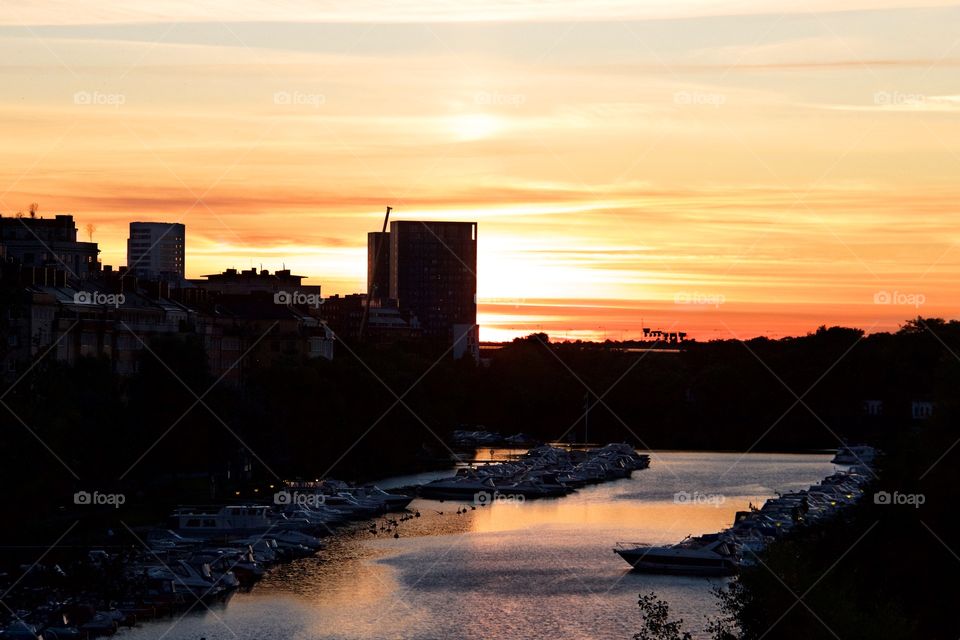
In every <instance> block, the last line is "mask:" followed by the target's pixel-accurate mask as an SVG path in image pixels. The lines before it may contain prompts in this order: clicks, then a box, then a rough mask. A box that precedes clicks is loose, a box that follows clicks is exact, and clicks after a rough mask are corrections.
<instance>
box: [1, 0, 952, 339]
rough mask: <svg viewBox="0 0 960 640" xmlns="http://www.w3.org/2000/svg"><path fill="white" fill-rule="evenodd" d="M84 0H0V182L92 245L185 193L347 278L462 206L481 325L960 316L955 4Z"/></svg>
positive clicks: (206, 215)
mask: <svg viewBox="0 0 960 640" xmlns="http://www.w3.org/2000/svg"><path fill="white" fill-rule="evenodd" d="M83 4H84V6H83V8H82V10H81V9H80V8H79V5H75V4H74V3H67V2H60V1H51V0H47V1H43V0H31V1H29V2H27V1H26V0H15V1H12V2H11V1H8V2H5V3H4V4H3V8H2V9H0V140H2V141H3V153H2V155H0V212H2V213H4V214H5V215H6V214H12V213H15V212H16V211H17V209H26V208H27V207H28V205H29V203H31V202H39V203H40V210H41V211H40V212H41V214H45V215H53V214H54V213H61V212H66V213H73V214H74V215H75V217H76V218H77V221H78V226H79V227H80V228H81V230H83V229H84V228H85V226H86V225H87V224H93V225H94V226H95V227H96V230H95V232H94V240H95V241H97V242H99V243H100V245H101V249H102V252H103V260H104V263H105V264H113V265H120V264H123V263H124V262H125V256H124V252H125V239H126V234H127V223H128V222H129V221H131V220H167V221H175V220H179V221H182V222H184V223H185V224H186V225H187V234H188V243H187V246H188V249H187V268H188V275H191V276H197V275H200V274H204V273H212V272H217V271H220V270H222V269H223V268H226V267H238V268H245V267H249V266H251V265H255V266H259V265H263V267H265V268H270V269H275V268H279V267H280V266H281V265H286V266H287V267H289V268H292V269H293V270H294V271H295V272H297V273H302V274H305V275H308V276H310V281H311V282H313V283H319V284H322V285H323V287H324V292H325V293H327V294H333V293H350V292H354V291H359V290H361V289H362V287H363V282H364V278H365V276H364V269H365V259H364V255H365V234H366V232H367V231H370V230H375V229H379V226H380V223H381V219H382V215H383V214H382V212H383V207H384V206H386V205H388V204H389V205H392V206H394V207H395V213H394V215H395V216H396V219H404V218H407V219H414V218H435V219H436V218H442V219H460V220H477V221H478V222H479V224H480V227H479V242H480V259H479V296H480V301H481V317H480V323H481V326H482V330H481V331H482V334H481V335H482V337H483V338H484V339H502V338H509V337H511V336H513V335H517V334H522V333H525V332H528V331H531V330H537V329H542V330H546V331H548V332H549V333H551V334H552V335H555V336H558V337H559V336H564V337H570V338H576V337H584V338H597V337H599V338H603V337H604V336H606V337H611V338H621V337H630V336H631V335H635V334H636V332H637V330H638V329H639V327H640V326H642V325H646V326H653V327H655V328H656V327H659V328H664V329H666V328H668V327H672V328H673V329H675V330H686V331H689V332H690V333H692V334H694V335H696V336H697V337H702V338H710V337H730V336H731V335H737V336H739V337H746V336H751V335H758V334H764V335H773V336H776V335H785V334H797V333H804V332H806V331H809V330H812V329H814V328H815V327H816V326H818V325H820V324H824V323H826V324H833V323H843V324H852V325H858V326H861V327H864V328H869V327H874V329H875V330H880V329H892V328H895V327H896V326H897V324H898V323H899V322H902V321H903V320H904V319H906V318H908V317H911V316H915V315H917V314H918V313H922V314H925V315H941V316H947V317H956V316H957V312H958V305H957V300H958V296H957V294H958V287H957V284H956V283H957V282H958V280H960V279H958V276H960V252H958V251H956V250H955V245H956V243H957V240H958V236H960V233H958V226H957V224H956V220H957V216H958V214H960V206H958V205H960V185H958V181H957V176H958V175H960V118H958V116H960V85H958V78H960V74H958V66H960V40H958V34H957V32H956V28H955V26H956V24H958V22H960V21H958V19H960V9H958V8H957V7H935V6H927V7H920V6H917V7H911V6H910V4H909V3H906V2H896V1H893V0H855V1H854V2H852V3H845V6H846V7H847V8H848V9H856V10H855V11H846V12H833V11H832V8H831V3H826V2H821V1H820V0H814V1H812V2H809V3H805V5H804V8H803V9H802V10H801V9H796V8H795V6H794V4H792V3H791V4H787V3H784V2H782V1H781V0H770V1H768V2H763V3H760V2H738V3H723V2H715V1H713V0H678V1H677V2H674V3H663V2H654V1H653V0H639V1H636V2H627V1H625V0H623V1H621V0H596V1H595V2H586V1H585V0H570V1H568V2H563V1H559V2H552V3H547V4H544V3H539V4H523V3H512V2H479V0H466V1H463V2H457V3H453V2H432V3H424V2H408V1H398V2H390V3H387V2H380V1H378V0H358V2H355V3H350V4H349V6H344V7H334V6H333V5H330V6H329V7H327V8H325V9H324V8H318V5H317V4H316V3H305V2H299V1H294V0H281V1H279V2H271V3H266V2H260V1H258V0H253V1H250V2H246V3H243V8H242V9H237V8H236V7H235V6H234V4H228V3H225V2H224V3H218V2H212V3H203V6H202V7H200V6H197V3H187V2H183V1H179V0H171V1H167V2H156V3H150V4H147V3H137V5H136V6H134V7H130V6H123V7H119V6H118V5H116V3H108V2H102V1H101V0H91V2H88V3H83ZM925 4H937V3H925ZM145 7H149V8H145ZM814 11H818V12H817V13H814ZM84 235H85V232H84ZM875 300H876V302H875Z"/></svg>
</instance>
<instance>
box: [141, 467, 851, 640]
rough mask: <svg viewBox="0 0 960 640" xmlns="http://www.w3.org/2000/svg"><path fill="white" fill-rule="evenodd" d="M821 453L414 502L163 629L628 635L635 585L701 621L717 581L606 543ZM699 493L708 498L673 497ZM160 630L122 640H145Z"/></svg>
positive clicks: (800, 470) (767, 480)
mask: <svg viewBox="0 0 960 640" xmlns="http://www.w3.org/2000/svg"><path fill="white" fill-rule="evenodd" d="M488 451H489V450H488ZM498 455H501V454H500V452H498V451H496V450H495V451H494V453H493V454H491V458H494V459H496V457H497V456H498ZM829 459H830V457H829V456H828V455H812V456H802V455H784V454H751V455H748V456H744V457H743V458H742V459H740V455H739V454H725V453H690V452H665V453H659V454H658V456H657V458H656V459H655V461H654V463H653V466H651V468H650V469H648V470H645V471H640V472H636V473H634V477H633V478H631V479H627V480H619V481H616V482H612V483H608V484H604V485H595V486H591V487H586V488H584V489H581V490H580V491H578V492H577V493H574V494H572V495H570V496H567V497H565V498H558V499H545V500H536V501H527V502H525V503H522V504H518V503H496V504H493V505H491V506H487V507H477V508H476V509H471V508H469V506H467V505H465V504H464V503H458V502H452V501H446V502H439V501H433V500H415V501H414V502H413V503H412V504H411V508H412V509H418V510H419V511H420V512H421V514H422V517H420V518H415V519H410V520H407V521H405V522H403V523H401V524H400V526H399V534H400V537H399V538H396V539H395V538H393V534H392V533H389V534H386V533H378V534H377V535H373V534H371V533H370V531H369V528H368V527H367V526H366V525H358V526H357V527H355V528H353V529H351V530H349V531H347V532H344V533H342V534H340V535H338V536H336V537H335V538H332V539H330V540H329V547H328V549H327V550H326V551H324V552H322V553H321V554H320V555H319V556H317V557H315V558H309V559H305V560H301V561H298V562H294V563H292V564H290V565H286V566H282V567H278V568H277V569H275V570H274V571H273V572H272V573H271V574H270V575H269V576H268V577H267V578H266V579H265V580H264V581H263V582H262V583H261V584H260V585H258V586H257V587H256V588H255V589H254V590H253V592H252V593H250V594H238V595H237V596H236V597H235V598H234V599H233V601H232V602H231V603H230V605H229V606H228V607H226V608H225V609H222V610H219V611H217V612H216V615H215V616H214V615H212V614H206V615H197V616H188V617H186V618H185V619H183V620H182V621H180V622H179V623H178V624H177V628H176V630H175V631H173V632H170V633H168V634H167V635H166V636H165V637H167V638H200V637H206V638H207V640H215V639H220V638H223V639H224V640H226V639H230V640H235V639H236V638H242V639H247V638H250V639H254V638H256V639H258V640H280V639H281V638H282V639H284V640H287V639H289V638H303V639H304V640H306V639H311V640H333V639H344V640H345V639H360V638H386V637H389V638H403V639H407V640H427V639H434V638H468V637H470V638H476V637H482V638H490V639H493V640H499V639H507V638H509V639H514V638H561V637H562V638H598V637H602V638H624V639H627V638H630V637H632V635H633V633H634V632H636V630H637V629H638V628H639V623H640V615H639V609H638V608H637V606H636V599H637V594H638V593H640V592H646V591H651V590H653V591H656V592H657V593H658V594H659V595H660V596H661V597H662V598H665V599H666V600H668V601H669V602H670V604H671V608H672V611H673V613H674V614H675V615H677V616H679V617H683V618H684V619H685V620H686V621H687V622H688V623H689V624H690V626H692V627H694V628H700V629H702V626H703V622H704V620H705V616H706V615H709V614H711V613H714V612H715V610H716V609H715V605H716V603H715V599H714V597H713V596H712V595H711V592H710V589H711V586H714V585H718V584H722V581H721V580H719V579H717V580H714V581H711V580H707V579H703V578H684V577H676V576H651V575H643V574H635V573H631V572H629V571H628V569H629V567H628V566H627V565H626V563H625V562H623V560H622V559H620V558H619V557H618V556H616V555H615V554H614V553H613V552H612V547H613V544H614V543H615V542H617V541H621V540H629V541H645V542H673V541H677V540H680V539H681V538H683V537H684V536H686V535H689V534H693V535H696V534H700V533H706V532H710V531H716V530H718V529H721V528H724V527H727V526H729V525H730V524H731V522H732V520H733V514H734V512H735V511H737V510H741V509H745V508H747V505H748V504H749V503H750V502H753V503H754V504H758V503H760V502H762V501H763V500H764V499H766V498H768V497H772V496H773V495H775V492H776V491H781V492H783V491H789V490H793V489H798V488H801V487H805V486H808V485H809V484H811V483H813V482H816V481H817V480H819V479H820V478H822V477H823V476H826V475H828V474H829V473H831V472H832V471H833V466H832V465H830V464H829ZM425 475H427V476H432V477H436V476H437V475H438V474H425ZM441 475H442V474H441ZM398 481H399V482H400V483H401V484H409V482H403V479H398ZM698 492H699V494H700V495H707V496H712V497H713V498H714V499H713V501H712V502H705V501H701V502H697V501H696V500H692V499H687V500H684V499H682V498H680V499H678V498H677V495H678V494H681V495H683V494H689V495H690V496H693V495H695V494H697V493H698ZM458 511H459V512H460V513H457V512H458ZM169 625H170V623H169V622H167V623H155V624H151V625H149V626H145V627H143V628H141V629H138V630H135V631H133V632H131V633H130V634H129V637H131V638H133V639H134V640H140V639H146V638H152V639H154V640H158V639H159V638H160V637H161V636H163V634H164V633H165V632H167V631H169ZM224 625H228V626H229V629H228V628H227V627H226V626H224ZM234 633H236V636H234V635H233V634H234Z"/></svg>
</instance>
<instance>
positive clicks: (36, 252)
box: [0, 215, 100, 279]
mask: <svg viewBox="0 0 960 640" xmlns="http://www.w3.org/2000/svg"><path fill="white" fill-rule="evenodd" d="M0 245H3V246H4V252H5V254H6V257H7V258H10V259H13V260H16V261H17V262H18V263H20V264H22V265H24V266H27V267H40V268H52V269H63V270H65V271H66V272H67V273H69V274H70V275H71V276H72V277H74V278H80V279H83V278H88V277H90V276H92V275H95V274H97V273H99V271H100V261H99V259H98V258H97V256H98V255H99V253H100V249H99V248H98V247H97V243H96V242H78V241H77V227H76V225H75V223H74V221H73V216H71V215H58V216H55V217H53V218H42V217H36V216H34V215H30V216H14V217H4V216H0Z"/></svg>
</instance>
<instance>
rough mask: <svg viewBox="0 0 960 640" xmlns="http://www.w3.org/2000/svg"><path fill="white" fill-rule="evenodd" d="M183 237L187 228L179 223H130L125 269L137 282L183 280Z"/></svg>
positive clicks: (184, 259)
mask: <svg viewBox="0 0 960 640" xmlns="http://www.w3.org/2000/svg"><path fill="white" fill-rule="evenodd" d="M186 236H187V231H186V227H185V226H184V225H183V224H180V223H179V222H131V223H130V237H129V238H128V239H127V268H128V269H129V270H130V272H131V273H133V274H135V275H136V276H137V277H138V278H151V279H159V280H167V281H175V282H179V281H181V280H183V278H184V276H185V275H186V270H185V263H186Z"/></svg>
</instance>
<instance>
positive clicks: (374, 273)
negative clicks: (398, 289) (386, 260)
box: [357, 207, 393, 342]
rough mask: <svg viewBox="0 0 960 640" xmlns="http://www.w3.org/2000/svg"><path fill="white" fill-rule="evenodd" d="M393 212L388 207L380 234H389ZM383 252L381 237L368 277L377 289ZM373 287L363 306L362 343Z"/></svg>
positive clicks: (368, 291)
mask: <svg viewBox="0 0 960 640" xmlns="http://www.w3.org/2000/svg"><path fill="white" fill-rule="evenodd" d="M391 211H393V207H387V213H386V215H385V216H383V229H382V230H381V231H380V233H386V232H387V224H389V222H390V212H391ZM381 251H383V237H382V236H381V237H380V238H379V240H378V241H377V252H376V254H375V255H374V257H373V266H372V267H371V268H370V269H371V272H370V274H369V276H368V277H367V280H368V281H369V282H370V283H371V284H373V287H376V281H377V266H378V265H379V264H380V253H381ZM373 287H368V288H367V299H366V300H365V301H364V305H363V317H362V318H361V319H360V330H359V331H358V332H357V342H362V341H363V330H364V329H366V327H367V319H368V318H369V317H370V298H372V297H373V296H372V295H371V293H372V291H370V289H372V288H373Z"/></svg>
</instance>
